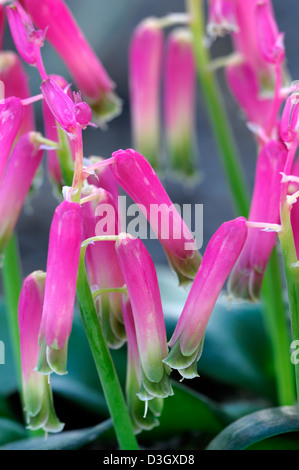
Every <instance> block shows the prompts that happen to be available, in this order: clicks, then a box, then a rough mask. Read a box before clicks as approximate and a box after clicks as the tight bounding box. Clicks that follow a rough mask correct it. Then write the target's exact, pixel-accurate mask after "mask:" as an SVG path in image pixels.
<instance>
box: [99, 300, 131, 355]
mask: <svg viewBox="0 0 299 470" xmlns="http://www.w3.org/2000/svg"><path fill="white" fill-rule="evenodd" d="M96 307H97V311H98V316H99V319H100V322H101V325H102V329H103V334H104V336H105V339H106V341H107V344H108V347H109V348H111V349H119V348H121V347H122V346H123V344H124V343H125V341H126V330H125V325H124V323H122V322H121V321H120V320H119V319H118V318H117V316H116V315H115V313H114V312H113V311H112V309H111V306H110V302H109V297H108V296H106V295H102V296H101V300H100V301H97V302H96Z"/></svg>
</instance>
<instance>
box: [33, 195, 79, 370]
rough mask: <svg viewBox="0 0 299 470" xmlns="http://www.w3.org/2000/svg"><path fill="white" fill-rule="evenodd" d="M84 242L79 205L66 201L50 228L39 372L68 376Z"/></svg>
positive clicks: (57, 211) (60, 205) (40, 335)
mask: <svg viewBox="0 0 299 470" xmlns="http://www.w3.org/2000/svg"><path fill="white" fill-rule="evenodd" d="M81 242H82V210H81V206H80V204H77V203H75V202H68V201H63V202H62V203H61V204H59V206H58V207H57V208H56V210H55V212H54V216H53V220H52V224H51V229H50V237H49V248H48V260H47V277H46V286H45V299H44V307H43V315H42V321H41V326H40V331H39V343H40V348H41V351H40V357H39V363H38V369H37V370H38V371H40V372H43V373H46V374H47V373H51V372H52V371H54V372H56V373H58V374H64V373H65V372H66V362H67V347H68V340H69V336H70V334H71V329H72V321H73V311H74V303H75V295H76V282H77V274H78V266H79V256H80V249H81Z"/></svg>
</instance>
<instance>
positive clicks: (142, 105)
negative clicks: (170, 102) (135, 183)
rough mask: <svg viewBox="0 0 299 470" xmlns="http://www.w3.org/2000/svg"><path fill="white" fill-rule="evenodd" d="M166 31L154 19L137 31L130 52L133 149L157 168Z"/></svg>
mask: <svg viewBox="0 0 299 470" xmlns="http://www.w3.org/2000/svg"><path fill="white" fill-rule="evenodd" d="M162 56H163V32H162V30H161V29H160V27H159V26H158V25H157V23H156V22H155V20H154V19H151V18H149V19H146V20H144V21H142V22H141V23H140V24H139V25H138V26H137V28H136V29H135V30H134V33H133V36H132V39H131V43H130V50H129V88H130V112H131V123H132V137H133V143H134V147H135V148H136V149H137V150H138V151H139V152H141V153H142V154H143V155H144V156H145V157H146V158H147V159H148V160H149V162H150V163H151V164H152V166H153V167H155V168H156V167H157V166H158V164H159V155H160V144H161V142H160V139H161V133H160V127H161V123H160V121H161V119H160V88H161V86H160V85H161V78H162Z"/></svg>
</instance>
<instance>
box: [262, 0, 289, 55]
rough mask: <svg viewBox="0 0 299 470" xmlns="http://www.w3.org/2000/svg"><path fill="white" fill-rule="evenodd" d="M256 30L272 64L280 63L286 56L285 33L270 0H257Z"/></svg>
mask: <svg viewBox="0 0 299 470" xmlns="http://www.w3.org/2000/svg"><path fill="white" fill-rule="evenodd" d="M255 14H256V30H257V39H258V44H259V47H260V51H261V54H262V56H263V57H264V59H265V60H266V61H267V62H269V63H271V64H277V63H278V64H279V63H281V62H282V61H283V59H284V57H285V49H284V43H283V42H284V34H283V33H280V32H279V30H278V27H277V24H276V21H275V17H274V11H273V7H272V3H271V1H270V0H259V1H258V2H256V10H255Z"/></svg>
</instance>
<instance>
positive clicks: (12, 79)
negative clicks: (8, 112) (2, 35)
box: [0, 51, 35, 136]
mask: <svg viewBox="0 0 299 470" xmlns="http://www.w3.org/2000/svg"><path fill="white" fill-rule="evenodd" d="M0 80H1V81H2V82H3V85H4V96H5V98H8V97H11V96H15V97H17V98H21V99H22V100H26V99H27V98H29V97H30V96H31V91H30V87H29V82H28V77H27V74H26V72H25V70H24V67H23V65H22V63H21V60H20V58H19V56H18V54H16V53H15V52H12V51H3V52H1V53H0ZM34 130H35V122H34V109H33V105H30V104H27V105H26V106H23V119H22V123H21V126H20V130H19V133H18V135H19V136H20V135H22V134H25V133H26V132H31V131H34Z"/></svg>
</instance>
